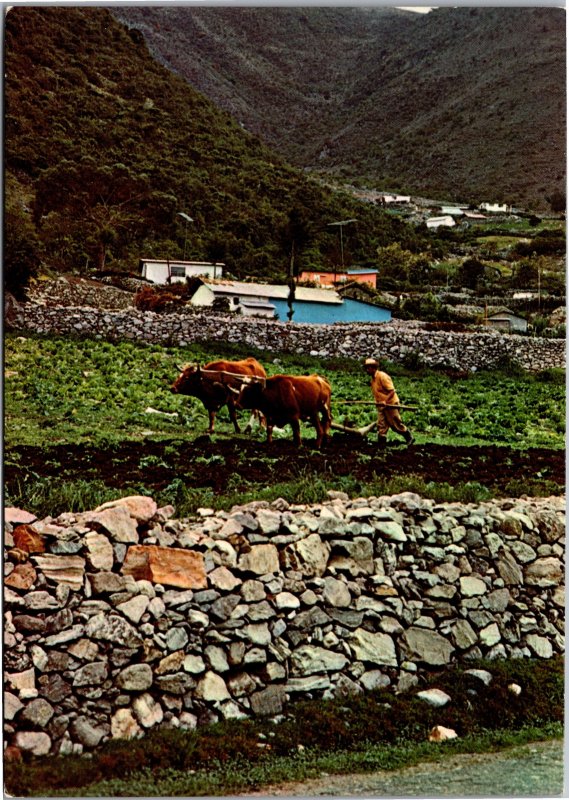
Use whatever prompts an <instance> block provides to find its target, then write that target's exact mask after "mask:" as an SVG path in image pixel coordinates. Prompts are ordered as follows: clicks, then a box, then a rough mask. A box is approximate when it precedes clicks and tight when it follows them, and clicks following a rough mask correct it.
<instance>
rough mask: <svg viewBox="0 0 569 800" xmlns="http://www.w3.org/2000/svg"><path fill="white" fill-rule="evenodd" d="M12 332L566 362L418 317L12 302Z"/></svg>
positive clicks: (544, 349) (450, 362)
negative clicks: (331, 318)
mask: <svg viewBox="0 0 569 800" xmlns="http://www.w3.org/2000/svg"><path fill="white" fill-rule="evenodd" d="M6 326H7V328H8V329H11V330H19V331H32V332H34V333H43V334H63V335H72V336H91V337H96V338H99V339H107V340H122V339H127V340H132V341H138V342H147V343H158V344H159V343H169V344H175V345H181V346H184V345H189V344H192V343H194V342H221V343H225V342H230V343H231V344H236V345H241V346H242V347H243V350H244V351H246V350H247V348H257V349H260V350H265V351H268V352H271V353H306V354H310V355H314V356H320V357H322V358H330V357H334V356H343V357H346V358H354V359H360V358H365V357H367V356H369V355H370V354H373V355H375V356H376V357H381V358H386V359H388V360H390V361H394V362H401V361H403V360H405V359H406V358H407V357H408V356H409V355H410V354H417V355H418V356H419V358H420V359H421V360H422V362H424V363H425V364H426V365H429V366H442V367H448V368H451V369H460V370H469V371H474V370H477V369H481V368H485V367H492V366H493V365H494V364H497V363H498V362H500V361H503V360H504V359H510V360H511V361H512V362H515V363H517V364H519V365H520V366H521V367H523V368H524V369H526V370H530V371H536V370H537V371H538V370H543V369H547V368H549V367H558V368H564V367H565V340H564V339H540V338H529V337H527V336H516V335H504V334H501V333H498V332H496V331H488V330H480V331H478V332H475V333H453V332H446V331H428V330H426V329H425V327H424V325H422V324H421V323H419V322H401V321H398V322H390V323H365V324H364V323H350V324H344V323H336V324H334V325H309V324H306V323H297V324H295V323H288V322H287V323H285V322H277V321H274V320H264V319H251V318H243V317H237V316H235V315H231V314H226V315H224V314H213V313H211V312H204V311H197V310H195V309H191V308H188V309H187V310H185V311H181V312H179V313H176V314H157V313H154V312H151V311H138V310H136V309H128V310H124V311H114V310H105V309H97V308H92V307H87V306H85V307H71V308H69V307H56V308H55V307H54V308H52V307H45V306H41V305H36V304H32V303H27V304H23V305H19V304H17V303H12V304H10V306H9V307H8V308H7V309H6Z"/></svg>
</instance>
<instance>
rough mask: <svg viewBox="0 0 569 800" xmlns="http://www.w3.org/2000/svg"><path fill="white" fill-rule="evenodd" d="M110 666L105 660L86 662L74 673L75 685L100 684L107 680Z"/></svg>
mask: <svg viewBox="0 0 569 800" xmlns="http://www.w3.org/2000/svg"><path fill="white" fill-rule="evenodd" d="M108 674H109V668H108V665H107V663H106V662H105V661H95V662H94V663H93V664H85V666H84V667H81V668H80V669H78V670H77V672H75V673H74V674H73V686H74V687H77V686H98V685H99V684H101V683H103V682H104V681H106V679H107V676H108Z"/></svg>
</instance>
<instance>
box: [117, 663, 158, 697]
mask: <svg viewBox="0 0 569 800" xmlns="http://www.w3.org/2000/svg"><path fill="white" fill-rule="evenodd" d="M152 680H153V676H152V668H151V666H150V664H132V665H131V666H129V667H126V668H125V669H123V670H122V671H121V672H119V674H118V675H117V677H116V679H115V682H116V685H117V686H118V687H119V689H123V690H124V691H125V692H144V691H145V690H146V689H149V688H150V687H151V686H152Z"/></svg>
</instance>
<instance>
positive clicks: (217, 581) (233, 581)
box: [208, 567, 242, 592]
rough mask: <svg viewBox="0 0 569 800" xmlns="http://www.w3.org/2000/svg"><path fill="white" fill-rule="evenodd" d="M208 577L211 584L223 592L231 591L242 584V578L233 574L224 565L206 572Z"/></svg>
mask: <svg viewBox="0 0 569 800" xmlns="http://www.w3.org/2000/svg"><path fill="white" fill-rule="evenodd" d="M208 578H209V582H210V583H211V585H212V586H215V587H216V588H217V589H221V590H222V591H224V592H232V591H233V589H236V588H237V587H238V586H241V584H242V580H241V579H240V578H238V577H237V576H236V575H233V573H232V572H230V571H229V570H228V569H227V568H226V567H217V569H214V570H213V571H212V572H210V573H209V574H208Z"/></svg>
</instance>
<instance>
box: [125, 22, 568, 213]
mask: <svg viewBox="0 0 569 800" xmlns="http://www.w3.org/2000/svg"><path fill="white" fill-rule="evenodd" d="M113 13H114V14H115V15H116V16H118V17H119V18H120V19H122V20H124V21H126V22H127V23H128V24H129V25H131V26H134V27H136V28H138V29H140V30H141V32H142V33H143V34H144V36H145V37H146V38H147V40H148V41H149V43H150V47H151V49H152V52H153V53H154V55H155V56H156V57H157V58H159V59H160V60H161V61H162V62H163V63H165V64H166V65H168V66H169V67H170V68H171V69H173V70H175V71H176V72H178V73H179V74H180V75H182V76H184V77H185V78H187V80H189V81H190V82H191V83H192V85H194V86H196V87H197V88H199V89H200V90H201V91H203V92H204V93H205V94H207V95H208V96H209V97H211V98H212V99H213V100H214V101H215V102H216V103H217V104H218V105H220V106H221V107H223V108H226V109H227V110H228V111H229V112H230V113H231V114H233V115H234V116H235V118H236V119H238V120H239V121H241V122H243V124H244V125H245V126H246V127H247V128H248V129H249V130H251V131H253V132H255V133H257V134H259V135H260V136H262V137H263V139H264V140H265V141H267V142H269V143H270V144H272V145H273V146H274V147H275V148H276V149H277V150H278V151H279V152H280V153H282V154H283V155H284V157H286V158H288V159H289V160H291V161H292V162H293V163H296V164H298V165H300V166H303V167H309V168H310V169H312V170H318V171H323V172H325V173H332V174H335V175H337V176H340V177H342V178H344V179H347V180H354V179H357V178H359V179H362V180H364V181H365V182H366V183H367V184H368V185H373V186H378V187H379V188H381V189H391V190H400V191H401V190H403V191H407V192H410V193H412V194H426V195H427V196H435V197H440V196H443V197H448V198H450V199H454V200H462V201H463V202H473V201H474V202H479V201H481V200H489V201H494V202H495V201H500V202H502V201H505V202H508V203H512V204H515V205H522V206H525V207H529V208H534V209H536V210H539V209H543V208H547V207H548V201H547V197H549V196H551V195H552V194H553V193H554V192H556V191H565V128H566V114H565V110H566V99H565V87H566V79H565V11H564V9H561V8H523V7H519V8H506V7H498V8H487V7H478V8H445V7H442V8H438V9H435V10H434V11H433V12H432V13H430V14H426V15H425V14H412V13H409V12H403V11H399V10H397V9H394V8H391V9H390V8H381V7H376V8H373V7H370V8H358V7H356V8H336V7H334V8H327V7H323V8H314V7H307V8H267V7H265V8H229V7H221V8H217V7H215V8H214V7H192V8H189V7H187V6H186V7H180V6H169V7H164V6H162V7H153V6H150V7H149V6H138V7H136V6H135V7H132V6H119V7H116V8H114V9H113Z"/></svg>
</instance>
